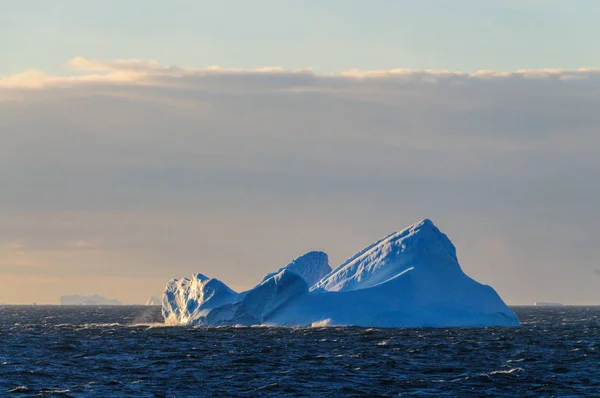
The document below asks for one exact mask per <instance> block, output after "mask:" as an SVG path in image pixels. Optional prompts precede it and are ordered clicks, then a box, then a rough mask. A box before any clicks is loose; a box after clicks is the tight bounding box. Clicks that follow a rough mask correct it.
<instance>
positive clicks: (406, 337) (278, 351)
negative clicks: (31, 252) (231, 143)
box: [0, 306, 600, 397]
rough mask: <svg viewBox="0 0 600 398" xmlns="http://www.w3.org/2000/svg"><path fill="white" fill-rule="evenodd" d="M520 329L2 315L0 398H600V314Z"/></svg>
mask: <svg viewBox="0 0 600 398" xmlns="http://www.w3.org/2000/svg"><path fill="white" fill-rule="evenodd" d="M515 310H516V312H517V314H518V316H519V317H520V319H521V321H522V326H521V327H520V328H488V329H373V328H369V329H365V328H340V327H327V326H326V324H325V323H324V324H323V325H314V327H311V328H296V329H283V328H262V327H258V328H246V327H241V328H202V327H165V324H164V323H162V322H161V317H160V309H159V308H148V307H68V308H65V307H43V306H37V307H0V396H11V395H15V396H57V397H58V396H62V397H69V396H72V397H87V396H99V397H100V396H102V397H106V396H142V397H143V396H148V397H154V396H177V397H181V396H184V397H185V396H205V395H227V396H257V395H258V396H264V395H274V394H277V395H289V396H295V395H302V394H304V395H321V396H340V395H345V396H348V395H350V396H351V395H356V396H359V395H369V396H373V395H379V396H393V395H394V396H397V395H398V394H406V395H413V394H417V395H437V396H485V395H490V396H567V395H570V396H600V375H599V373H600V372H598V363H599V362H600V355H599V350H600V307H586V308H584V307H565V308H560V309H557V308H528V307H522V308H516V309H515Z"/></svg>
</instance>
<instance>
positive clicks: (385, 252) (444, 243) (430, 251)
mask: <svg viewBox="0 0 600 398" xmlns="http://www.w3.org/2000/svg"><path fill="white" fill-rule="evenodd" d="M432 257H433V258H435V257H437V258H438V260H437V261H434V262H433V263H432V262H429V261H423V260H424V259H425V258H428V259H431V258H432ZM432 265H433V266H434V267H453V268H456V269H460V266H459V265H458V260H457V259H456V249H455V247H454V245H453V244H452V242H451V241H450V239H448V237H447V236H446V235H444V234H443V233H442V232H441V231H440V230H439V229H438V228H437V227H436V226H435V225H434V224H433V222H432V221H431V220H428V219H424V220H422V221H419V222H418V223H415V224H413V225H411V226H409V227H407V228H404V229H402V230H400V231H397V232H394V233H392V234H390V235H388V236H386V237H385V238H383V239H381V240H379V241H377V242H375V243H373V244H372V245H370V246H367V247H366V248H365V249H363V250H362V251H360V252H358V253H356V254H355V255H354V256H352V257H350V258H349V259H348V260H346V261H345V262H344V263H343V264H342V265H340V266H339V267H337V268H336V269H335V270H334V271H332V272H331V273H330V274H329V275H327V276H326V277H324V278H323V279H322V280H320V281H319V282H318V283H316V284H315V285H314V286H312V288H311V290H312V291H325V290H326V291H350V290H358V289H364V288H368V287H371V286H375V285H377V284H380V283H383V282H385V281H387V280H390V279H392V278H394V277H395V276H397V275H398V274H400V273H403V272H405V271H407V270H408V269H410V268H411V267H415V266H420V267H425V266H432ZM440 271H442V270H440Z"/></svg>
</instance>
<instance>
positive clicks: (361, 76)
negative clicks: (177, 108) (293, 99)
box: [0, 57, 600, 89]
mask: <svg viewBox="0 0 600 398" xmlns="http://www.w3.org/2000/svg"><path fill="white" fill-rule="evenodd" d="M69 65H70V66H71V68H72V69H73V71H75V72H77V73H78V74H76V75H71V76H51V75H47V74H45V73H44V72H42V71H38V70H29V71H26V72H23V73H20V74H16V75H13V76H8V77H3V78H0V88H5V89H8V88H10V89H18V88H26V89H32V88H38V89H39V88H43V87H52V86H59V87H60V86H62V87H65V86H71V85H75V84H83V85H85V84H93V83H106V84H110V83H112V84H125V83H129V84H135V85H150V86H152V85H156V86H162V85H164V84H165V83H167V82H169V83H170V84H171V85H177V81H178V80H179V81H180V82H188V81H189V80H190V79H198V80H202V79H205V80H215V79H222V78H223V77H224V76H226V77H227V76H228V77H229V79H230V80H232V81H233V82H235V83H238V84H240V83H248V81H246V82H241V81H240V80H239V78H240V77H241V78H245V79H248V80H252V79H259V81H260V83H261V84H263V85H264V87H263V88H268V87H269V83H271V84H275V85H276V86H277V88H292V87H297V86H301V87H311V86H312V87H313V88H317V87H320V88H323V87H324V86H325V87H329V88H338V89H339V88H341V87H347V86H348V85H351V86H354V85H356V84H357V82H363V83H364V82H365V80H366V81H367V82H371V83H373V81H377V80H379V81H380V80H385V81H388V82H390V81H392V82H395V83H399V82H404V83H438V82H452V83H457V82H468V81H473V80H482V79H489V78H497V79H504V80H511V79H512V80H514V79H529V80H532V79H554V80H571V79H590V78H593V79H596V80H597V79H600V68H579V69H574V70H569V69H548V68H547V69H522V70H517V71H513V72H503V71H493V70H479V71H476V72H474V73H464V72H459V71H449V70H432V69H423V70H415V69H405V68H398V69H390V70H366V71H365V70H359V69H349V70H347V71H344V72H342V73H340V74H339V75H331V74H329V75H327V74H317V73H315V72H313V71H312V70H311V69H301V70H285V69H283V68H281V67H263V68H256V69H250V70H244V69H239V68H222V67H220V66H207V67H202V68H189V67H177V66H163V65H160V64H159V63H158V62H156V61H153V60H142V59H133V60H114V61H106V60H93V59H86V58H83V57H75V58H73V59H71V60H70V61H69ZM268 79H271V80H270V81H269V80H268ZM219 81H220V82H221V81H222V80H219ZM282 83H283V84H282ZM285 83H287V84H285ZM253 88H256V87H255V86H254V87H253Z"/></svg>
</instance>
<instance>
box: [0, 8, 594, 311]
mask: <svg viewBox="0 0 600 398" xmlns="http://www.w3.org/2000/svg"><path fill="white" fill-rule="evenodd" d="M599 19H600V3H598V2H597V1H592V0H590V1H587V0H576V1H575V0H568V1H561V0H555V1H552V0H522V1H512V0H489V1H475V0H457V1H453V2H448V1H445V0H444V1H442V0H440V1H433V0H425V1H419V2H415V1H401V0H397V1H391V0H389V1H383V0H381V1H377V0H375V1H369V2H366V1H354V0H344V1H342V0H325V1H323V0H320V1H312V0H305V1H282V0H278V1H267V0H260V1H253V2H245V1H228V0H223V1H219V2H214V1H183V0H181V1H171V2H162V1H161V2H159V1H154V0H145V1H134V0H130V1H126V2H123V1H120V2H116V1H103V2H96V1H89V2H81V1H67V0H63V1H60V0H57V1H53V2H48V1H42V0H40V1H33V0H20V1H18V2H17V1H8V0H0V54H2V61H1V62H0V187H2V188H0V302H3V303H31V302H37V303H47V304H56V303H58V302H59V299H60V296H61V295H66V294H95V293H97V294H101V295H103V296H106V297H109V298H117V299H120V300H121V301H123V302H125V303H143V302H145V301H146V300H147V299H148V297H150V295H155V296H158V295H160V294H161V292H162V289H163V288H164V286H165V285H166V283H167V281H168V280H169V279H170V278H172V277H183V276H191V275H192V274H193V273H197V272H201V273H203V274H205V275H209V276H213V277H217V278H219V279H221V280H223V281H225V282H227V283H228V284H229V285H231V286H232V287H233V288H236V289H240V290H241V289H245V288H249V287H251V286H253V285H254V284H256V283H257V282H259V281H260V280H261V279H262V276H263V275H264V274H266V273H268V272H270V271H273V270H276V269H278V268H280V267H281V266H283V265H285V264H287V263H288V262H289V261H291V260H292V259H293V258H295V257H297V256H299V255H301V254H303V253H305V252H306V251H309V250H324V251H326V252H327V253H328V254H329V259H330V264H331V265H332V266H333V267H335V266H337V265H339V264H340V263H342V262H343V261H344V260H345V259H346V258H348V257H350V256H351V255H353V254H354V253H355V252H357V251H359V250H360V249H362V248H363V247H365V246H367V245H368V244H370V243H371V242H373V241H375V240H377V239H379V238H381V237H383V236H385V235H387V234H388V233H390V232H392V231H395V230H398V229H401V228H403V227H405V226H407V225H409V224H411V223H414V222H416V221H419V220H420V219H423V218H430V219H432V220H433V221H434V223H435V224H436V225H437V226H438V227H439V228H440V229H441V230H442V231H443V232H445V233H446V234H447V235H448V236H449V237H450V239H451V240H452V241H453V243H454V244H455V246H456V247H457V253H458V257H459V261H460V263H461V265H462V268H463V269H464V271H465V272H466V273H467V274H468V275H470V276H472V277H473V278H475V279H476V280H478V281H480V282H482V283H486V284H490V285H491V286H493V287H494V288H495V289H496V290H497V291H498V292H499V294H500V295H501V296H502V297H503V298H504V299H505V301H506V302H507V303H508V304H531V303H533V302H534V301H559V302H565V303H568V304H600V288H599V287H600V246H599V245H598V244H597V242H596V241H597V238H598V237H599V236H600V207H599V206H598V203H600V134H599V133H598V131H599V126H600V112H599V110H600V52H599V51H595V48H596V46H597V43H596V42H597V40H596V38H597V37H600V26H598V24H597V23H596V21H597V20H599Z"/></svg>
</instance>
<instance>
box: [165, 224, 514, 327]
mask: <svg viewBox="0 0 600 398" xmlns="http://www.w3.org/2000/svg"><path fill="white" fill-rule="evenodd" d="M162 303H163V307H162V313H163V317H164V318H165V321H166V322H167V323H168V324H172V325H201V326H227V325H229V326H233V325H246V326H252V325H271V326H290V327H292V326H363V327H488V326H518V325H519V320H518V319H517V317H516V316H515V314H514V313H513V312H512V311H511V310H510V309H509V308H508V306H507V305H506V304H505V303H504V302H503V301H502V299H501V298H500V296H499V295H498V294H497V293H496V291H495V290H494V289H493V288H492V287H490V286H487V285H483V284H481V283H479V282H476V281H475V280H473V279H471V278H470V277H469V276H467V275H466V274H465V273H464V272H463V271H462V269H461V267H460V265H459V263H458V259H457V256H456V249H455V247H454V245H453V244H452V242H451V241H450V240H449V239H448V237H447V236H446V235H445V234H443V233H442V232H440V230H439V229H438V228H437V227H436V226H435V225H434V224H433V222H431V221H430V220H428V219H425V220H422V221H420V222H418V223H416V224H413V225H411V226H409V227H407V228H405V229H402V230H400V231H397V232H394V233H392V234H390V235H388V236H386V237H384V238H383V239H381V240H379V241H377V242H375V243H373V244H371V245H369V246H367V247H366V248H365V249H363V250H361V251H359V252H358V253H356V254H355V255H354V256H352V257H350V259H348V260H347V261H345V262H344V263H342V264H341V265H340V266H338V267H337V268H335V269H334V270H331V268H330V266H329V264H328V258H327V255H326V254H325V253H323V252H310V253H307V254H305V255H303V256H301V257H299V258H297V259H296V260H294V261H292V262H291V263H290V264H288V265H286V266H285V267H282V268H280V269H279V270H277V271H275V272H273V273H270V274H268V275H267V276H265V277H264V278H263V280H262V281H261V282H260V283H259V284H258V285H256V286H255V287H254V288H252V289H250V290H248V291H245V292H240V293H237V292H235V291H234V290H232V289H230V288H229V287H228V286H227V285H225V284H224V283H223V282H221V281H219V280H217V279H211V278H208V277H206V276H204V275H202V274H197V275H194V276H193V277H192V278H191V279H188V278H184V279H181V280H178V279H172V280H171V281H169V283H168V284H167V287H166V289H165V292H164V294H163V300H162Z"/></svg>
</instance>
